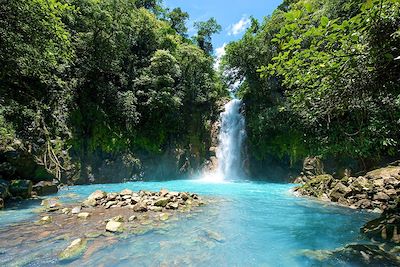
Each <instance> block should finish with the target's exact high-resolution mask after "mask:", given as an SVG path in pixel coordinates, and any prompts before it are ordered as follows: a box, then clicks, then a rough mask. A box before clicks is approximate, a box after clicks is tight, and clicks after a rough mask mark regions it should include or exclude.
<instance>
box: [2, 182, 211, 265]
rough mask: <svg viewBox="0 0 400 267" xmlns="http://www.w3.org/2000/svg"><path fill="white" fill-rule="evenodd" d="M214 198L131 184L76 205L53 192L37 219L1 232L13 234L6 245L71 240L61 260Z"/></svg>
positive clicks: (162, 224)
mask: <svg viewBox="0 0 400 267" xmlns="http://www.w3.org/2000/svg"><path fill="white" fill-rule="evenodd" d="M209 201H211V200H203V199H202V198H200V197H199V196H198V195H197V194H194V193H187V192H170V191H168V190H166V189H162V190H160V191H159V192H150V191H138V192H133V191H131V190H129V189H125V190H122V191H121V192H117V193H107V192H104V191H100V190H97V191H95V192H93V193H92V194H91V195H90V196H89V197H88V198H87V199H86V200H84V201H83V202H81V203H76V204H72V205H71V204H69V205H64V204H63V203H61V202H60V201H59V199H58V198H49V199H45V200H43V201H42V208H41V211H39V216H38V218H37V220H36V221H35V222H24V223H20V224H16V225H12V226H10V227H5V228H3V229H1V230H0V236H1V238H2V239H3V240H7V242H2V243H1V244H2V245H1V246H6V247H0V251H1V250H6V249H10V248H13V247H18V246H20V245H21V244H30V243H36V242H39V241H43V240H49V242H55V241H56V240H69V241H70V244H69V246H67V247H65V249H64V250H62V251H59V254H58V258H59V260H61V261H64V260H72V259H74V258H76V257H79V256H81V255H83V254H85V255H86V256H88V255H89V256H90V254H91V253H93V252H94V251H96V250H98V249H101V248H103V247H104V246H108V245H110V244H112V243H115V242H117V241H118V238H120V237H124V236H128V235H140V234H144V233H146V232H148V231H152V230H154V229H163V228H166V227H168V224H170V223H173V222H174V221H176V220H179V218H180V216H185V215H186V216H187V215H189V214H191V213H198V212H201V209H200V207H201V206H203V205H205V204H207V203H208V202H209ZM88 241H91V242H90V246H89V245H88ZM92 241H94V242H92Z"/></svg>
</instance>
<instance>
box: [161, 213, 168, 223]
mask: <svg viewBox="0 0 400 267" xmlns="http://www.w3.org/2000/svg"><path fill="white" fill-rule="evenodd" d="M168 219H169V214H168V213H161V214H160V220H161V221H166V220H168Z"/></svg>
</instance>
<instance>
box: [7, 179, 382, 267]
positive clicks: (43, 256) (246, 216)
mask: <svg viewBox="0 0 400 267" xmlns="http://www.w3.org/2000/svg"><path fill="white" fill-rule="evenodd" d="M292 187H293V185H289V184H274V183H265V182H264V183H261V182H247V181H242V182H227V183H205V182H199V181H196V180H186V181H181V180H176V181H168V182H135V183H124V184H107V185H87V186H74V187H70V188H69V189H63V190H61V191H60V192H59V193H58V194H57V196H59V197H60V198H61V201H62V202H63V203H67V202H77V201H78V200H82V199H84V198H86V197H87V196H88V195H89V194H90V193H92V192H93V191H95V190H97V189H100V190H104V191H107V192H117V191H121V190H122V189H125V188H129V189H131V190H134V191H139V190H143V189H145V190H152V191H158V190H160V189H161V188H168V189H169V190H172V191H190V192H195V193H198V194H200V195H202V196H204V197H207V196H210V197H212V198H214V199H216V200H217V201H216V202H215V203H213V204H210V205H207V206H203V207H201V211H202V212H196V213H193V214H190V216H182V217H181V218H180V219H179V220H177V221H174V222H170V223H169V224H168V227H167V228H163V229H157V230H154V231H149V232H147V233H145V234H141V235H130V236H128V237H126V236H124V237H123V238H121V239H119V240H118V242H110V244H109V245H107V246H106V247H105V248H102V249H100V250H94V251H92V252H91V253H90V254H85V255H83V256H82V257H81V258H79V259H77V260H75V261H72V262H66V263H62V262H59V261H58V260H57V254H58V253H59V252H60V251H62V250H63V249H64V248H65V247H66V246H68V244H69V243H70V242H71V240H65V239H61V238H60V239H46V238H43V239H41V238H40V237H38V239H37V241H35V242H33V243H31V244H26V243H25V244H20V245H18V246H16V247H7V240H4V239H3V238H2V235H3V232H4V229H6V228H7V227H8V226H9V225H10V224H13V223H18V222H21V221H29V220H31V221H34V220H36V219H37V214H36V213H35V212H34V210H35V209H37V208H38V207H39V205H40V202H37V201H26V202H23V203H20V204H19V206H18V207H16V206H14V208H13V207H10V208H8V209H6V210H4V211H0V227H1V228H0V248H1V250H0V266H13V265H18V266H54V265H70V266H187V265H193V266H318V265H319V264H320V263H318V262H316V261H313V260H311V259H310V258H307V257H305V256H304V255H303V254H302V251H303V250H310V249H311V250H316V249H318V250H319V249H335V248H339V247H342V246H344V245H346V244H348V243H351V242H358V243H361V242H367V240H364V239H363V237H362V236H361V235H360V234H359V228H360V227H361V226H362V225H363V224H364V223H365V222H367V221H368V220H371V219H373V218H375V217H376V216H377V215H374V214H371V213H366V212H361V211H354V210H350V209H347V208H341V207H337V206H333V205H329V204H324V203H320V202H316V201H312V200H308V199H303V198H297V197H295V196H293V195H292V194H291V192H290V189H291V188H292ZM15 205H17V204H15ZM104 242H106V241H104ZM89 244H90V243H89ZM89 247H90V246H89Z"/></svg>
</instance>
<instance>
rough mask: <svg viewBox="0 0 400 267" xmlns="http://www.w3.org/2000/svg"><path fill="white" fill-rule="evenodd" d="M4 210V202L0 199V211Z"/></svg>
mask: <svg viewBox="0 0 400 267" xmlns="http://www.w3.org/2000/svg"><path fill="white" fill-rule="evenodd" d="M3 208H4V200H3V199H2V198H0V209H3Z"/></svg>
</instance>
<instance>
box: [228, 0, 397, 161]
mask: <svg viewBox="0 0 400 267" xmlns="http://www.w3.org/2000/svg"><path fill="white" fill-rule="evenodd" d="M226 51H227V53H226V56H225V57H224V59H223V68H224V69H225V72H226V73H227V75H228V78H229V80H230V82H232V83H234V82H237V81H242V84H241V87H240V95H241V96H242V97H243V99H244V102H245V104H246V116H247V127H248V136H249V145H250V151H251V153H252V154H253V155H254V156H255V157H257V158H259V159H262V158H265V157H268V156H271V155H274V156H280V157H284V156H288V157H290V158H291V159H292V161H295V160H297V159H301V158H302V157H305V156H307V155H320V156H323V157H349V158H353V159H360V160H361V161H363V160H365V159H378V160H379V159H381V158H385V157H390V156H395V155H398V154H399V148H400V143H399V142H400V130H399V129H400V127H399V126H400V57H399V56H400V2H399V1H398V0H365V1H364V0H351V1H343V0H324V1H315V0H291V1H284V2H283V4H282V5H281V6H280V7H279V8H278V9H277V10H276V11H275V12H274V13H273V14H272V16H270V17H266V18H265V20H264V22H263V23H262V24H261V25H260V23H259V22H258V21H256V20H254V19H253V23H252V26H251V27H250V28H249V29H248V30H247V32H246V34H245V35H244V37H243V38H242V39H241V40H239V41H237V42H233V43H230V44H229V45H228V46H227V48H226Z"/></svg>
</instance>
